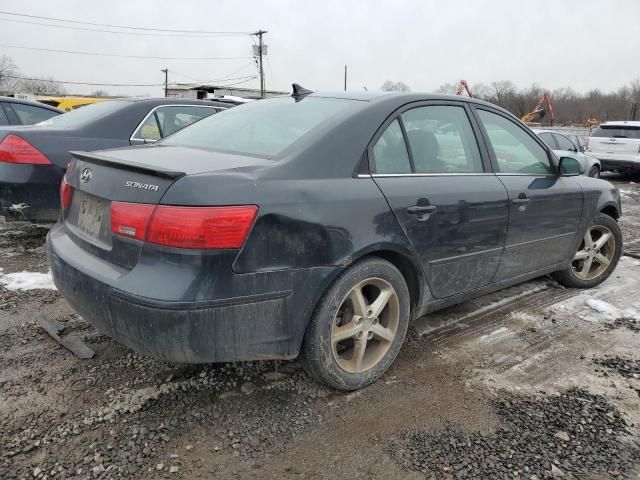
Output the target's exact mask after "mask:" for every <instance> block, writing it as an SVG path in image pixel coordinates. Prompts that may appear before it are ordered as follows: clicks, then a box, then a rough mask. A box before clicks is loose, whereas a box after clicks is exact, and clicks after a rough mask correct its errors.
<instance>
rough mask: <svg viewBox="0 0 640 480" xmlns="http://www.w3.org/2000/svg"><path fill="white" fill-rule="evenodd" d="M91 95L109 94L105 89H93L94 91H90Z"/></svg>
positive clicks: (102, 95)
mask: <svg viewBox="0 0 640 480" xmlns="http://www.w3.org/2000/svg"><path fill="white" fill-rule="evenodd" d="M91 96H92V97H108V96H109V92H107V91H106V90H100V89H98V90H95V91H94V92H92V93H91Z"/></svg>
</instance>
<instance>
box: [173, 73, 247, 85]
mask: <svg viewBox="0 0 640 480" xmlns="http://www.w3.org/2000/svg"><path fill="white" fill-rule="evenodd" d="M171 74H172V75H178V76H179V77H185V78H188V79H189V80H191V81H192V82H195V83H202V84H205V83H216V82H232V81H234V80H244V79H246V78H248V79H251V78H256V77H257V75H245V76H244V77H235V78H228V77H225V78H218V79H214V80H197V79H195V78H191V77H187V76H185V75H180V74H179V73H178V72H174V71H173V70H171ZM173 83H174V84H177V82H173Z"/></svg>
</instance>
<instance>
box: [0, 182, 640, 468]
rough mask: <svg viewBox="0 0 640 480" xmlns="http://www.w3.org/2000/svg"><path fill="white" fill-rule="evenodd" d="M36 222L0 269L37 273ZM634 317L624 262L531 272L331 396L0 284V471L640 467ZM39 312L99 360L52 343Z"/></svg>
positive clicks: (7, 241)
mask: <svg viewBox="0 0 640 480" xmlns="http://www.w3.org/2000/svg"><path fill="white" fill-rule="evenodd" d="M614 180H615V182H616V183H617V184H618V187H619V188H620V189H621V190H624V191H625V192H626V193H624V194H623V202H624V209H625V217H624V219H623V220H622V221H621V225H622V227H623V230H624V235H625V240H626V241H630V240H633V239H640V188H639V187H638V185H636V184H635V183H631V182H630V180H631V179H628V178H623V177H614ZM45 232H46V228H43V227H33V226H29V225H25V224H3V223H1V222H0V268H2V269H3V271H4V274H6V273H12V272H20V271H30V272H41V273H46V272H47V271H48V267H47V263H46V259H45V256H44V249H43V246H42V244H43V240H44V234H45ZM2 274H3V273H2V272H0V275H2ZM591 298H598V299H601V300H603V301H607V302H609V303H611V305H612V306H611V309H609V311H608V313H602V312H598V311H595V310H594V309H593V308H591V307H589V305H588V304H587V301H588V300H589V299H591ZM634 311H640V261H638V260H637V259H635V258H633V257H624V260H623V261H621V263H620V266H619V268H618V270H617V271H616V273H615V274H614V275H613V276H612V277H611V278H610V279H609V280H608V281H607V282H605V284H603V286H601V287H598V288H596V289H593V290H590V291H589V292H580V291H575V290H567V289H563V288H561V287H559V286H558V285H557V284H556V283H555V282H553V281H552V280H550V279H549V278H542V279H538V280H535V281H532V282H528V283H527V284H523V285H520V286H517V287H512V288H510V289H507V290H504V291H502V292H498V293H496V294H492V295H488V296H486V297H482V298H480V299H477V300H474V301H472V302H466V303H465V304H462V305H459V306H456V307H452V308H450V309H447V310H445V311H442V312H438V313H436V314H433V315H430V316H429V317H427V318H424V319H420V320H419V321H417V322H416V324H415V325H414V327H413V329H412V330H411V331H410V335H409V339H408V340H407V342H406V344H405V346H404V347H403V349H402V351H401V353H400V356H399V358H398V360H397V361H396V363H395V364H394V365H393V367H392V368H391V369H390V370H389V372H387V374H385V375H384V376H383V378H382V379H381V380H380V381H379V382H377V383H376V384H374V385H372V386H370V387H368V388H366V389H364V390H362V391H360V392H356V393H352V394H342V393H337V392H334V391H331V390H328V389H325V388H323V387H320V386H318V385H316V384H315V383H313V382H312V381H310V380H309V379H308V378H307V377H306V376H305V375H304V374H303V372H302V371H301V370H300V367H299V365H298V364H297V363H296V362H280V363H274V362H254V363H239V364H224V365H200V366H185V365H174V364H168V363H165V362H158V361H155V360H151V359H148V358H145V357H143V356H140V355H138V354H135V353H133V352H131V351H130V350H128V349H127V348H126V347H124V346H122V345H120V344H118V343H116V342H114V341H112V340H111V339H109V338H108V337H106V336H104V335H102V334H101V333H99V332H98V331H96V330H95V329H94V328H93V327H91V326H90V325H89V324H87V323H86V322H85V321H84V320H83V319H82V318H80V317H79V316H78V315H77V314H76V313H75V312H73V310H72V309H71V308H70V307H69V306H68V305H67V304H66V302H65V301H64V300H63V299H62V298H61V297H60V296H59V295H58V294H57V292H55V291H54V290H32V291H8V290H6V289H4V288H1V287H0V479H2V480H5V479H33V478H41V479H45V478H47V479H52V478H55V479H57V478H66V479H74V480H85V479H87V480H88V479H111V478H113V479H116V478H132V479H155V478H184V479H192V478H221V479H227V478H261V479H283V478H287V479H288V478H296V479H301V478H308V479H311V478H313V479H316V478H321V479H322V478H327V479H335V478H344V477H346V476H347V475H348V476H349V477H350V478H351V479H354V478H355V479H358V478H362V479H365V478H367V479H369V478H389V479H403V480H404V479H420V478H425V476H427V478H429V476H428V475H431V476H434V478H519V477H522V478H529V479H532V478H536V475H537V478H545V476H549V475H550V474H552V473H551V470H552V468H555V469H554V470H553V474H554V475H555V476H556V477H558V476H560V475H561V474H564V475H565V478H572V477H571V476H572V475H573V477H575V478H594V479H596V478H597V479H606V478H620V476H623V477H625V476H626V477H628V478H640V477H638V476H637V475H638V473H639V472H640V471H639V470H637V469H638V468H639V465H634V464H633V460H634V459H636V461H637V459H638V458H640V455H638V450H637V444H636V443H635V442H637V439H638V430H637V428H636V425H638V423H639V422H640V380H638V379H637V378H635V377H633V375H631V376H629V375H626V376H625V375H624V373H623V372H624V371H625V370H624V369H625V368H627V367H624V365H627V366H628V367H631V366H634V365H635V368H637V365H638V364H637V362H638V360H639V357H638V352H639V351H640V329H639V328H637V327H638V321H637V318H636V317H635V316H634V313H633V312H634ZM42 314H44V315H46V316H47V317H49V318H51V319H55V320H57V321H58V322H60V323H61V324H62V325H63V327H64V332H63V333H64V334H67V333H71V334H75V335H77V336H79V337H80V338H82V339H83V340H84V341H85V342H86V343H87V344H88V345H90V346H91V348H92V349H94V350H95V352H96V355H95V357H94V358H92V359H89V360H79V359H77V358H75V357H74V356H73V355H72V354H70V353H69V352H68V351H67V350H65V349H64V348H62V347H61V346H60V345H59V344H58V343H56V342H55V341H54V340H53V339H52V338H51V337H49V335H48V334H46V333H45V332H44V331H43V330H42V328H41V327H40V326H39V325H38V323H37V321H36V320H37V318H38V316H39V315H42ZM594 359H595V360H596V361H597V362H600V361H606V362H607V363H606V364H604V363H598V364H597V365H596V366H595V368H594ZM627 370H629V369H627ZM629 371H630V370H629ZM604 373H606V374H607V375H604ZM583 421H584V422H586V423H582V422H583ZM559 432H560V433H559ZM562 432H564V433H566V435H568V436H569V440H567V441H565V440H564V438H566V437H565V436H564V435H563V434H562ZM556 434H559V435H560V437H562V438H560V437H557V436H555V435H556ZM469 442H471V446H469ZM476 442H478V443H476ZM401 450H402V451H401ZM465 459H466V460H465ZM465 461H466V463H465ZM551 464H553V466H554V467H552V465H551ZM445 467H446V468H448V469H449V470H445ZM456 467H460V470H456ZM525 467H527V468H528V469H529V470H528V471H527V470H526V469H525ZM462 469H464V471H466V472H467V476H466V477H460V476H459V475H458V474H459V473H460V471H462ZM634 469H636V470H634ZM495 472H504V473H497V474H496V473H495ZM515 472H518V477H516V476H515ZM559 472H560V473H559ZM634 475H636V476H634Z"/></svg>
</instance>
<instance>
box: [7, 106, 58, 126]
mask: <svg viewBox="0 0 640 480" xmlns="http://www.w3.org/2000/svg"><path fill="white" fill-rule="evenodd" d="M11 108H13V111H14V112H15V114H16V116H17V117H18V119H19V120H20V123H22V124H23V125H34V124H36V123H40V122H44V121H45V120H48V119H50V118H51V117H54V116H56V115H59V114H58V112H54V111H53V110H48V109H46V108H40V107H34V106H33V105H24V104H22V103H12V104H11Z"/></svg>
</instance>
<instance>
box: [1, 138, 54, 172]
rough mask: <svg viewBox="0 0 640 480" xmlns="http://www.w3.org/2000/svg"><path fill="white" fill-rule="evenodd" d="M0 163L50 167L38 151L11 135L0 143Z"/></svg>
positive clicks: (48, 162) (49, 163)
mask: <svg viewBox="0 0 640 480" xmlns="http://www.w3.org/2000/svg"><path fill="white" fill-rule="evenodd" d="M0 162H5V163H21V164H30V165H51V162H50V161H49V159H48V158H47V157H45V156H44V155H43V154H42V152H40V150H38V149H37V148H36V147H34V146H33V145H31V144H30V143H29V142H27V141H26V140H25V139H24V138H21V137H19V136H17V135H14V134H13V133H10V134H9V135H7V136H6V137H4V139H3V140H2V142H0Z"/></svg>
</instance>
